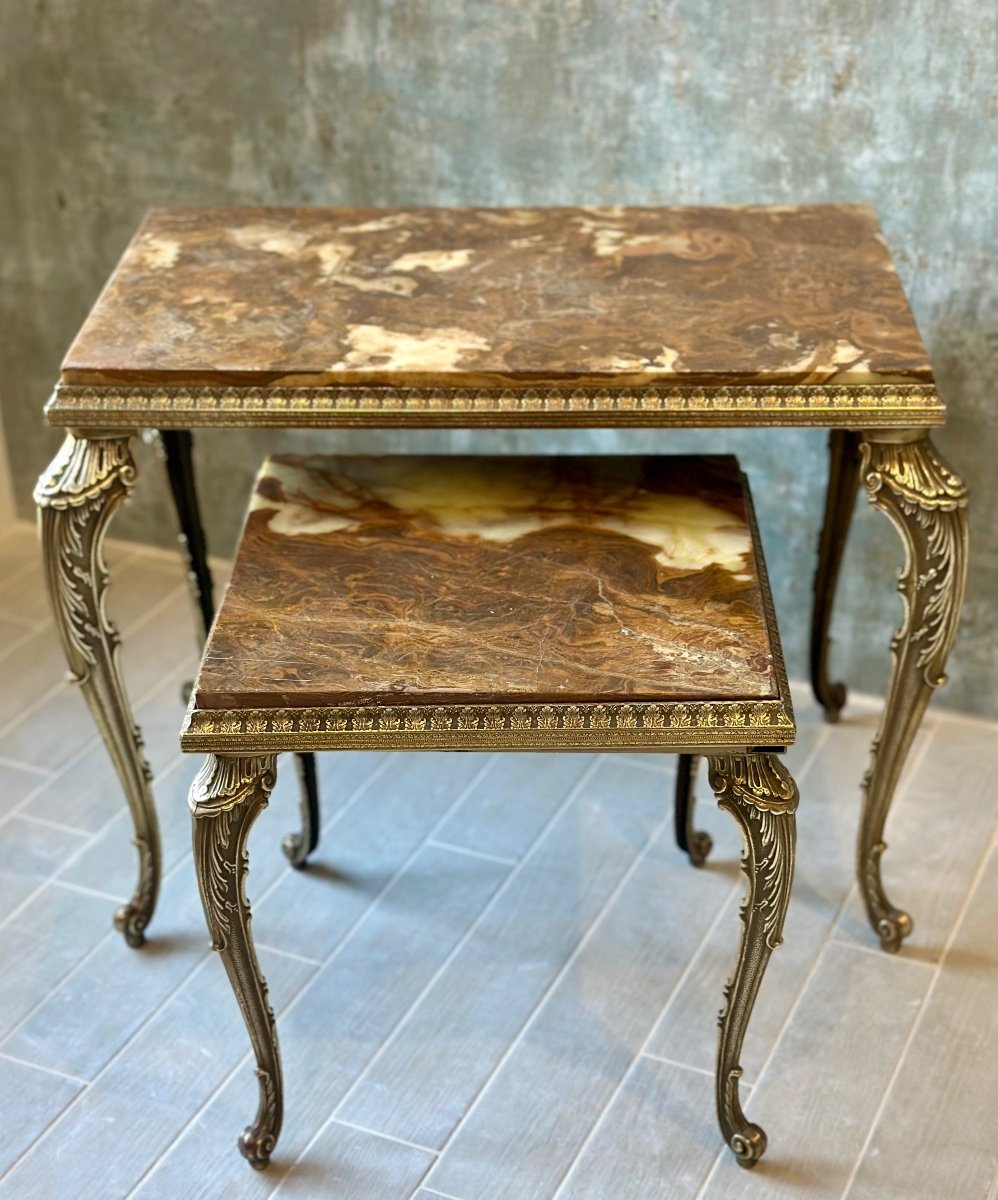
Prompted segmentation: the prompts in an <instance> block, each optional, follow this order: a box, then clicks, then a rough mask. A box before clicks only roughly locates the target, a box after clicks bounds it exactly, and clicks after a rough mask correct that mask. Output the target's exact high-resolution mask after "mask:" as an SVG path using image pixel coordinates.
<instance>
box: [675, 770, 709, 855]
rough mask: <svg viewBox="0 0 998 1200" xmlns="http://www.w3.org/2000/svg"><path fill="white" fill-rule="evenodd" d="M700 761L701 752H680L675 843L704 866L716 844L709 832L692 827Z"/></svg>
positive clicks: (677, 775)
mask: <svg viewBox="0 0 998 1200" xmlns="http://www.w3.org/2000/svg"><path fill="white" fill-rule="evenodd" d="M699 764H700V756H699V754H680V756H679V762H678V763H677V765H676V804H675V810H674V811H675V821H676V845H677V846H678V847H679V849H680V850H682V851H683V852H684V853H685V854H687V855H688V856H689V860H690V862H691V863H692V865H693V866H694V867H702V866H703V864H704V863H705V862H706V861H707V855H708V854H710V852H711V850H712V849H713V848H714V843H713V842H712V841H711V837H710V834H709V833H705V832H703V831H702V830H699V829H694V828H693V812H694V809H695V808H696V781H697V767H698V766H699Z"/></svg>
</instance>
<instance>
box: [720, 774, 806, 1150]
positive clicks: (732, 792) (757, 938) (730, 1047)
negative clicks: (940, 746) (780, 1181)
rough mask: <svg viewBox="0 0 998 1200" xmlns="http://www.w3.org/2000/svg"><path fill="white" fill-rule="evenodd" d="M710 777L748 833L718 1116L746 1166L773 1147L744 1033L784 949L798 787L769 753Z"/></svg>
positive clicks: (724, 1017)
mask: <svg viewBox="0 0 998 1200" xmlns="http://www.w3.org/2000/svg"><path fill="white" fill-rule="evenodd" d="M708 778H709V780H710V785H711V787H712V788H713V790H714V794H715V796H716V797H717V802H718V805H719V806H720V807H721V808H723V809H725V810H726V811H727V812H729V813H730V814H731V815H732V817H734V819H735V821H736V823H737V824H738V826H739V828H740V829H741V832H742V837H743V839H744V846H745V853H744V857H743V859H742V870H743V871H744V872H745V875H746V877H747V880H748V891H747V894H746V897H745V900H744V902H743V904H742V908H741V920H742V940H741V945H740V947H739V952H738V961H737V965H736V967H735V972H734V974H733V975H732V977H731V980H730V982H729V983H728V985H727V986H726V988H725V989H724V996H725V1003H724V1008H723V1009H722V1010H721V1014H720V1018H719V1024H720V1027H721V1037H720V1041H719V1043H718V1058H717V1079H716V1088H717V1112H718V1121H719V1123H720V1126H721V1130H722V1132H723V1133H724V1136H725V1138H726V1139H727V1141H728V1144H729V1145H730V1147H731V1149H732V1150H733V1151H734V1153H735V1155H736V1157H737V1159H738V1161H739V1163H741V1165H742V1166H746V1167H751V1166H754V1165H755V1163H756V1162H758V1160H759V1159H760V1158H761V1157H762V1155H763V1153H764V1152H765V1149H766V1135H765V1133H764V1132H763V1130H762V1129H760V1128H759V1126H758V1125H754V1124H752V1123H750V1122H749V1121H748V1120H747V1119H746V1117H745V1114H744V1113H743V1111H742V1107H741V1101H740V1099H739V1094H738V1082H739V1080H740V1079H741V1075H742V1068H741V1064H740V1061H739V1060H740V1057H741V1050H742V1043H743V1041H744V1038H745V1030H746V1028H747V1026H748V1020H749V1017H750V1015H751V1013H752V1008H753V1006H754V1004H755V998H756V995H757V994H758V991H759V985H760V984H761V982H762V976H763V972H764V971H765V969H766V964H767V962H768V961H769V956H770V954H771V953H772V952H773V950H775V949H776V947H777V946H779V945H780V942H781V940H782V935H783V922H784V919H785V917H786V912H787V904H788V903H789V900H790V888H791V885H792V883H793V874H794V855H795V847H796V840H797V832H796V823H795V817H794V814H795V812H796V810H797V802H798V794H797V785H796V784H795V783H794V781H793V778H792V777H791V775H790V773H789V772H788V771H787V769H786V767H785V766H784V765H783V763H782V762H781V761H780V759H779V758H778V756H776V755H773V754H769V753H758V754H736V755H712V756H711V757H710V758H709V759H708Z"/></svg>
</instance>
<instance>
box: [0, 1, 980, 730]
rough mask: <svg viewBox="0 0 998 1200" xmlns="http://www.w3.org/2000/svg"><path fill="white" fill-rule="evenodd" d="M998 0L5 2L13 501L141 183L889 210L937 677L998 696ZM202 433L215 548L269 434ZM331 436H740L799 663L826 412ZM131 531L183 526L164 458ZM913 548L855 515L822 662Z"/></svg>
mask: <svg viewBox="0 0 998 1200" xmlns="http://www.w3.org/2000/svg"><path fill="white" fill-rule="evenodd" d="M996 62H998V10H996V9H995V8H994V6H993V5H988V4H980V3H978V2H977V0H893V2H890V3H885V2H884V0H839V2H838V3H836V4H828V3H827V2H825V0H768V2H766V3H751V2H747V3H743V4H724V3H721V2H720V0H673V2H667V0H557V2H556V0H505V2H504V3H486V2H485V0H467V2H463V3H458V2H456V0H451V2H449V3H443V2H439V0H438V2H437V3H432V2H431V0H353V2H350V0H254V2H253V3H247V4H240V3H221V2H220V0H160V2H159V3H155V2H154V0H139V2H137V0H37V2H35V0H7V2H6V3H4V4H0V114H2V117H0V240H2V252H3V253H2V260H0V277H2V284H0V304H2V335H0V389H2V406H3V416H4V422H5V425H6V428H7V435H8V444H9V445H10V447H11V452H12V457H13V460H14V461H13V467H14V476H15V482H16V485H17V489H18V496H19V504H20V509H21V511H22V512H23V513H24V514H25V515H27V514H28V513H29V511H30V500H29V495H30V489H31V485H32V482H33V480H34V478H35V476H36V475H37V474H38V472H39V471H40V470H41V469H42V467H43V466H44V465H45V463H46V461H47V459H48V458H49V456H50V454H51V452H52V450H53V449H54V446H55V444H56V441H57V439H56V438H55V437H54V435H52V434H51V433H49V432H47V431H45V430H44V428H43V426H42V422H41V415H40V410H41V405H42V403H43V402H44V400H45V397H46V394H47V391H48V389H49V387H50V385H51V383H52V380H53V378H54V377H55V374H56V371H57V368H58V364H59V360H60V357H61V355H62V352H63V351H64V349H65V347H66V345H67V344H68V342H69V340H70V339H71V337H72V335H73V333H74V332H75V330H76V328H77V326H78V325H79V323H80V321H81V320H82V318H83V317H84V315H85V314H86V311H87V308H88V306H89V305H90V303H91V302H92V300H93V298H94V296H95V295H96V293H97V290H98V289H99V287H100V285H101V283H102V281H103V280H104V278H105V277H106V275H107V273H108V271H109V270H110V268H111V267H112V265H113V264H114V261H115V258H116V257H117V255H118V254H119V252H120V251H121V249H122V247H123V245H124V243H125V241H126V240H127V238H128V236H129V233H130V231H131V230H132V228H133V226H134V225H135V223H136V221H137V220H138V218H139V215H140V214H141V212H142V210H143V209H144V208H145V207H146V206H147V205H149V204H153V203H156V204H167V203H183V204H217V203H239V202H254V203H256V202H264V203H267V202H269V203H281V202H298V203H322V204H330V203H332V204H344V203H345V204H361V203H363V204H399V203H409V202H413V203H435V204H441V203H448V202H463V203H483V204H484V203H488V204H503V203H518V204H519V203H540V204H545V203H597V202H598V203H608V202H615V201H620V202H630V203H659V202H662V203H712V202H713V203H739V202H746V201H758V202H763V201H769V202H794V201H828V200H865V201H869V202H871V203H873V204H875V205H876V207H877V208H878V210H879V212H880V215H881V219H882V223H883V225H884V228H885V230H886V232H887V235H888V238H889V240H890V242H891V244H892V246H893V248H894V251H895V254H896V256H897V259H898V264H899V267H900V271H901V275H902V277H903V279H904V281H905V284H906V286H907V288H908V291H909V295H910V297H911V300H912V304H913V306H914V309H915V313H916V316H917V317H918V320H919V323H920V325H921V327H922V329H923V331H924V334H925V337H926V340H927V343H928V345H929V349H930V351H931V353H932V355H933V359H934V361H935V363H936V366H937V370H938V374H939V378H940V381H941V388H942V391H943V394H944V396H945V398H946V399H947V401H948V402H949V404H950V405H951V414H952V415H951V420H950V423H949V425H948V426H947V427H946V429H945V430H944V431H943V432H942V433H941V434H940V435H939V439H938V440H939V443H940V445H941V446H942V447H943V449H944V451H945V452H946V453H947V454H948V455H949V456H950V458H951V459H952V460H953V461H954V463H955V464H957V465H958V467H959V468H960V470H961V471H962V472H963V473H964V474H965V475H966V477H967V479H968V481H969V482H970V484H971V486H972V488H973V491H974V500H975V509H976V519H975V520H974V521H973V536H974V544H973V555H972V572H971V587H970V598H969V601H968V605H967V611H966V616H965V621H964V626H963V630H962V633H961V637H960V642H959V645H958V649H957V652H956V654H955V655H954V659H953V663H952V669H951V672H950V674H951V683H950V686H949V687H948V688H947V689H946V691H945V692H944V693H943V694H942V696H941V697H940V699H941V701H942V702H943V703H945V704H948V705H950V706H952V707H957V708H963V709H969V710H975V711H977V712H980V713H986V714H991V715H995V714H996V713H998V694H996V693H998V687H996V677H998V633H996V615H995V614H996V603H995V600H996V596H998V529H996V525H998V522H996V520H995V512H996V508H995V500H996V493H998V468H996V465H995V459H996V455H998V404H996V403H995V399H994V397H993V395H992V393H991V389H990V387H989V384H990V382H991V380H992V379H994V378H995V377H996V376H998V324H996V321H995V316H996V293H998V287H996V283H998V268H996V260H995V255H994V245H993V243H994V236H995V230H996V227H998V187H996V172H995V158H994V149H995V144H996V124H998V122H996V116H998V75H996ZM331 440H332V439H331V438H330V437H329V436H327V435H315V436H313V437H311V438H308V436H307V435H298V436H295V437H292V436H282V437H280V438H277V439H275V438H272V437H268V436H267V435H252V436H251V435H244V434H241V433H238V432H232V433H224V434H221V433H215V434H208V435H205V436H203V437H202V439H201V452H200V460H201V464H202V467H204V468H205V469H206V472H207V474H208V478H207V480H206V483H205V492H206V495H207V509H208V512H209V514H210V529H209V533H210V538H211V544H212V548H213V549H214V550H215V551H217V552H226V551H228V550H229V549H230V548H231V545H232V540H233V537H234V534H235V531H236V529H237V526H238V521H239V515H240V510H241V508H242V504H243V499H244V496H245V490H246V487H247V484H248V481H249V478H250V476H251V474H252V471H253V467H254V465H255V462H256V461H257V459H258V458H259V456H260V455H261V454H262V453H264V451H265V450H266V449H267V448H268V447H269V446H270V445H272V444H273V443H274V442H275V441H277V442H279V444H280V445H282V446H288V445H301V444H303V443H305V442H306V441H311V442H312V443H313V444H314V443H317V442H321V443H324V444H325V443H329V442H330V441H331ZM337 440H338V441H339V444H341V445H342V446H344V447H350V448H357V449H361V448H363V449H372V448H374V449H382V448H383V449H388V450H399V449H403V448H406V447H409V446H415V445H419V446H420V447H421V448H427V449H428V448H430V447H433V448H440V447H443V448H447V449H453V450H462V449H466V448H471V447H474V448H476V449H481V450H494V449H505V448H509V449H513V448H517V449H518V448H522V447H526V446H528V445H529V446H531V447H537V446H539V447H541V448H542V449H543V450H545V451H548V450H550V451H555V450H559V449H568V448H580V447H592V446H597V447H600V448H605V449H608V450H610V449H622V450H626V449H637V448H639V447H640V448H641V449H645V448H649V447H651V446H655V447H656V448H666V447H677V448H685V447H689V446H710V447H713V448H730V449H734V450H736V451H737V452H738V453H739V454H741V455H742V457H743V460H744V462H745V463H746V465H747V466H748V468H749V471H750V473H751V475H752V477H753V478H754V480H755V487H756V491H757V493H758V500H759V507H760V510H761V516H762V523H763V532H764V536H765V538H766V547H767V552H768V556H769V559H770V565H771V572H772V574H773V576H774V580H775V583H776V590H777V601H778V605H779V608H780V614H781V618H782V624H783V631H784V638H785V641H786V643H787V650H788V656H789V660H790V665H791V669H792V671H793V673H795V674H798V675H800V674H802V673H803V671H804V669H805V661H806V660H805V647H806V625H807V612H808V607H809V597H810V580H811V572H812V552H813V547H814V544H815V538H816V534H817V524H818V512H819V493H820V491H821V488H822V487H823V483H824V435H822V434H821V433H818V432H814V433H812V432H807V431H799V432H788V431H779V432H764V431H762V432H755V433H752V432H743V433H736V432H730V433H729V432H723V431H722V432H720V433H716V432H715V433H709V434H708V433H701V432H697V433H691V434H682V435H679V434H661V435H651V434H649V433H646V432H630V433H627V434H624V433H588V432H576V433H570V432H566V433H564V434H560V435H559V434H556V433H542V434H539V435H535V436H534V437H528V436H527V435H525V434H523V433H518V432H513V433H495V434H491V435H490V434H485V433H482V434H476V435H471V434H469V433H467V432H458V433H454V434H447V433H430V432H423V433H415V432H414V433H410V434H405V435H402V434H398V433H366V434H362V433H355V434H350V435H340V436H339V437H338V439H337ZM147 459H148V460H147V461H146V463H145V479H144V481H143V484H142V486H140V488H139V491H138V495H137V497H136V500H135V503H134V504H133V505H132V507H131V508H130V510H128V511H126V512H125V513H123V514H122V515H121V517H120V518H119V519H118V521H117V523H116V527H115V529H116V532H118V533H119V534H120V533H126V534H127V535H128V536H130V537H135V538H145V539H151V540H156V541H163V540H167V539H168V538H169V536H170V529H171V525H170V517H169V509H168V506H167V504H166V501H165V497H164V495H163V491H162V487H161V485H160V483H159V479H158V471H157V468H156V465H155V463H154V461H153V460H152V459H151V457H148V456H147ZM900 561H901V553H900V548H899V545H898V543H897V540H896V537H895V536H894V534H893V533H892V532H891V531H890V529H889V528H888V526H887V523H886V522H885V521H884V520H883V518H882V517H880V516H879V515H877V514H874V513H872V512H865V511H864V512H863V513H862V514H861V516H860V517H859V518H858V520H857V526H856V528H855V531H854V539H853V543H852V545H851V548H850V556H849V561H848V564H847V569H846V577H845V580H844V587H843V594H842V604H841V607H840V610H839V613H838V617H837V623H836V629H835V638H836V653H835V661H836V666H837V667H839V666H840V667H841V669H842V670H843V672H844V674H845V676H846V678H847V679H848V680H849V681H850V682H851V683H852V684H853V685H854V686H857V687H860V688H862V689H865V690H868V691H876V690H879V689H880V688H881V687H882V684H883V677H884V672H885V669H886V660H887V656H886V643H887V638H888V633H889V631H890V629H891V628H893V626H894V625H895V624H896V622H897V618H898V615H899V612H900V608H899V604H898V602H897V600H896V599H895V598H894V597H893V590H892V583H891V576H892V574H893V572H894V570H895V568H896V566H897V565H899V564H900Z"/></svg>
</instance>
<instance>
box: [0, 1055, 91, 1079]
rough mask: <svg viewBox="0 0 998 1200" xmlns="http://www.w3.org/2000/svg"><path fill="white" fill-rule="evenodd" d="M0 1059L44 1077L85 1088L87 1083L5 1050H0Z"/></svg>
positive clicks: (64, 1072)
mask: <svg viewBox="0 0 998 1200" xmlns="http://www.w3.org/2000/svg"><path fill="white" fill-rule="evenodd" d="M0 1058H2V1059H6V1061H7V1062H12V1063H17V1064H18V1066H21V1067H31V1069H32V1070H33V1071H44V1072H45V1074H46V1075H55V1076H56V1077H57V1078H58V1079H68V1080H69V1082H70V1083H78V1084H80V1085H81V1086H82V1087H86V1086H87V1081H86V1080H85V1079H82V1078H81V1077H80V1076H79V1075H70V1074H69V1073H68V1072H66V1071H57V1070H56V1069H55V1067H43V1066H42V1064H41V1063H36V1062H32V1061H31V1059H30V1058H21V1057H20V1056H19V1055H17V1054H8V1052H7V1051H6V1050H0Z"/></svg>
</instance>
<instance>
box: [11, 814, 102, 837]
mask: <svg viewBox="0 0 998 1200" xmlns="http://www.w3.org/2000/svg"><path fill="white" fill-rule="evenodd" d="M8 815H9V816H11V817H14V816H16V817H17V819H18V820H19V821H29V822H30V823H31V824H32V825H41V826H42V827H43V828H44V829H58V830H59V831H60V832H61V833H75V834H77V835H78V836H79V837H85V838H87V839H88V840H89V839H90V837H91V833H90V830H89V829H81V828H80V827H79V826H78V825H63V824H62V822H60V821H50V820H49V819H48V818H47V817H36V816H34V815H32V814H31V813H26V812H17V813H13V812H12V813H10V814H8Z"/></svg>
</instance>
